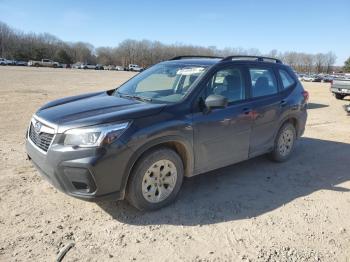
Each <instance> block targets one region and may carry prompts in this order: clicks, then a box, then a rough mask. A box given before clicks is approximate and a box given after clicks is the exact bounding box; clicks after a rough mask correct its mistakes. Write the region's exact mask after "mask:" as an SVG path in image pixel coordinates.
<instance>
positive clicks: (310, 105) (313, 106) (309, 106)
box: [307, 103, 329, 109]
mask: <svg viewBox="0 0 350 262" xmlns="http://www.w3.org/2000/svg"><path fill="white" fill-rule="evenodd" d="M324 107H329V105H325V104H318V103H308V104H307V109H318V108H324Z"/></svg>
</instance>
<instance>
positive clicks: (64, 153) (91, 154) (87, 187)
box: [26, 137, 132, 200]
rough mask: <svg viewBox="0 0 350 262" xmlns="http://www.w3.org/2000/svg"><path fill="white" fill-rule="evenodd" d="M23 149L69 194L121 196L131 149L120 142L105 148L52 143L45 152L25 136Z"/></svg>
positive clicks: (51, 180)
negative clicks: (76, 146)
mask: <svg viewBox="0 0 350 262" xmlns="http://www.w3.org/2000/svg"><path fill="white" fill-rule="evenodd" d="M56 138H57V137H56ZM55 141H56V139H55ZM55 141H54V142H55ZM26 151H27V154H28V156H29V158H30V159H31V161H32V162H33V164H34V166H35V167H36V168H37V170H38V171H39V173H40V174H41V175H42V176H43V177H44V178H45V179H46V180H48V181H49V182H50V183H51V184H52V185H53V186H54V187H55V188H57V189H58V190H60V191H62V192H64V193H66V194H68V195H70V196H74V197H77V198H80V199H85V200H99V199H114V200H118V199H123V198H124V191H125V181H126V179H127V175H128V170H127V163H128V161H129V159H130V158H131V155H132V151H131V149H129V148H128V147H127V146H126V145H124V144H123V143H122V142H120V141H116V142H115V143H113V144H111V145H109V146H108V148H104V147H101V148H72V147H67V146H62V145H59V144H55V143H53V144H52V145H51V147H50V148H49V149H48V151H47V152H46V153H44V152H42V151H40V150H39V149H38V148H37V147H36V146H35V145H34V144H33V143H32V142H31V141H30V140H28V139H27V140H26Z"/></svg>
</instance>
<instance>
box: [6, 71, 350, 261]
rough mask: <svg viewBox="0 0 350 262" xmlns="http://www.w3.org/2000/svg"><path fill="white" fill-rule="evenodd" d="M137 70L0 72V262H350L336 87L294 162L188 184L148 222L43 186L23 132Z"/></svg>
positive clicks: (316, 102) (314, 103) (315, 94)
mask: <svg viewBox="0 0 350 262" xmlns="http://www.w3.org/2000/svg"><path fill="white" fill-rule="evenodd" d="M132 75H133V74H132V73H128V72H109V71H84V70H67V69H45V68H22V67H0V119H1V125H0V137H1V140H0V232H1V233H0V261H54V260H55V259H56V257H57V253H58V252H59V251H60V250H61V249H62V248H63V247H64V246H66V245H67V244H69V243H71V242H74V243H75V246H74V247H73V248H72V249H71V250H70V251H69V252H68V253H67V255H66V256H65V258H64V261H105V260H110V261H133V260H136V261H350V193H349V191H350V172H349V163H350V161H349V160H350V132H349V127H350V116H346V115H345V112H344V111H343V109H342V107H341V106H342V105H343V104H345V103H349V101H338V100H336V99H335V98H334V97H333V96H332V95H331V94H330V92H329V84H321V83H305V84H304V86H305V87H306V89H307V90H308V91H309V92H310V105H309V108H310V109H309V119H308V123H307V128H306V132H305V134H304V137H303V138H302V139H301V140H299V143H298V145H297V148H296V151H295V154H294V156H293V157H292V158H291V159H290V161H288V162H287V163H283V164H276V163H272V162H270V161H268V160H267V159H266V157H264V156H262V157H258V158H255V159H252V160H249V161H246V162H243V163H240V164H237V165H234V166H230V167H227V168H224V169H220V170H216V171H214V172H211V173H210V174H206V175H200V176H196V177H193V178H191V179H186V180H185V182H184V184H183V189H182V191H181V192H180V197H179V199H178V201H177V202H176V203H175V204H173V205H171V206H169V207H167V208H165V209H162V210H160V211H156V212H151V213H141V212H139V211H137V210H135V209H134V208H132V207H130V206H129V205H128V204H127V203H125V202H123V201H119V202H103V203H98V204H95V203H88V202H84V201H81V200H77V199H74V198H71V197H68V196H66V195H64V194H62V193H60V192H58V191H57V190H55V189H54V188H53V187H51V186H50V185H49V184H48V183H47V182H46V181H45V180H43V179H42V178H41V177H40V176H39V174H38V173H37V171H36V170H35V169H34V168H33V167H32V165H31V163H30V162H29V161H27V160H26V154H25V151H24V133H25V130H26V127H27V125H28V123H29V120H30V117H31V115H32V114H33V113H34V112H35V110H36V109H37V108H38V107H39V106H40V105H42V104H43V103H45V102H47V101H49V100H52V99H56V98H59V97H64V96H68V95H75V94H80V93H84V92H90V91H97V90H105V89H110V88H113V87H115V86H117V85H118V84H119V83H121V82H124V81H125V80H126V79H128V78H129V77H131V76H132Z"/></svg>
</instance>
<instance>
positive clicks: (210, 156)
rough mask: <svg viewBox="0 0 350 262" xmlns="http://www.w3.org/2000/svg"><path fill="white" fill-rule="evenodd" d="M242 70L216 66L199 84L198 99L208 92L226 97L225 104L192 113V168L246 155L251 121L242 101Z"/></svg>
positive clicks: (219, 164)
mask: <svg viewBox="0 0 350 262" xmlns="http://www.w3.org/2000/svg"><path fill="white" fill-rule="evenodd" d="M245 82H246V81H245V77H244V70H243V69H242V68H240V67H239V66H229V67H224V68H221V69H218V70H217V71H216V72H215V73H214V74H213V76H212V77H211V78H210V79H209V80H208V82H207V83H206V84H205V85H203V93H202V94H201V101H202V102H204V100H205V98H206V97H208V96H209V95H211V94H215V95H222V96H225V97H226V98H227V99H228V102H229V103H228V106H227V107H225V108H219V109H213V110H211V111H210V112H206V110H205V109H204V110H203V108H202V110H197V111H195V113H194V114H193V128H194V152H195V171H196V172H205V171H209V170H212V169H215V168H219V167H223V166H226V165H230V164H233V163H236V162H240V161H242V160H245V159H247V158H248V152H249V136H250V130H251V125H252V117H251V114H250V113H251V110H250V107H249V104H247V103H246V101H245V99H246V93H247V91H246V83H245Z"/></svg>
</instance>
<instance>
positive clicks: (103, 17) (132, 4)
mask: <svg viewBox="0 0 350 262" xmlns="http://www.w3.org/2000/svg"><path fill="white" fill-rule="evenodd" d="M0 21H2V22H5V23H7V24H8V25H9V26H11V27H14V28H16V29H18V30H20V31H23V32H35V33H43V32H48V33H50V34H53V35H55V36H57V37H59V38H60V39H62V40H64V41H71V42H75V41H84V42H89V43H91V44H93V45H94V46H95V47H99V46H112V47H114V46H117V45H118V43H120V42H121V41H123V40H125V39H135V40H142V39H148V40H158V41H161V42H163V43H166V44H171V43H182V44H192V45H201V46H216V47H217V48H224V47H234V48H238V47H241V48H245V49H250V48H257V49H259V50H260V51H261V52H262V53H268V52H269V51H270V50H272V49H277V50H279V51H282V52H284V51H297V52H307V53H318V52H328V51H333V52H334V53H335V54H336V55H337V57H338V58H337V62H336V64H337V65H343V63H344V61H345V60H346V59H347V58H348V57H349V56H350V0H328V1H326V0H289V1H286V0H260V1H259V0H231V1H230V0H211V1H209V0H201V1H200V0H192V1H191V0H187V1H186V0H175V1H166V0H163V1H159V0H154V1H152V0H148V1H141V0H127V1H125V0H123V1H118V0H115V1H112V0H110V1H109V0H105V1H103V0H100V1H98V0H95V1H93V0H75V1H73V0H71V1H68V0H60V1H54V0H46V1H44V0H41V1H39V0H0Z"/></svg>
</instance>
